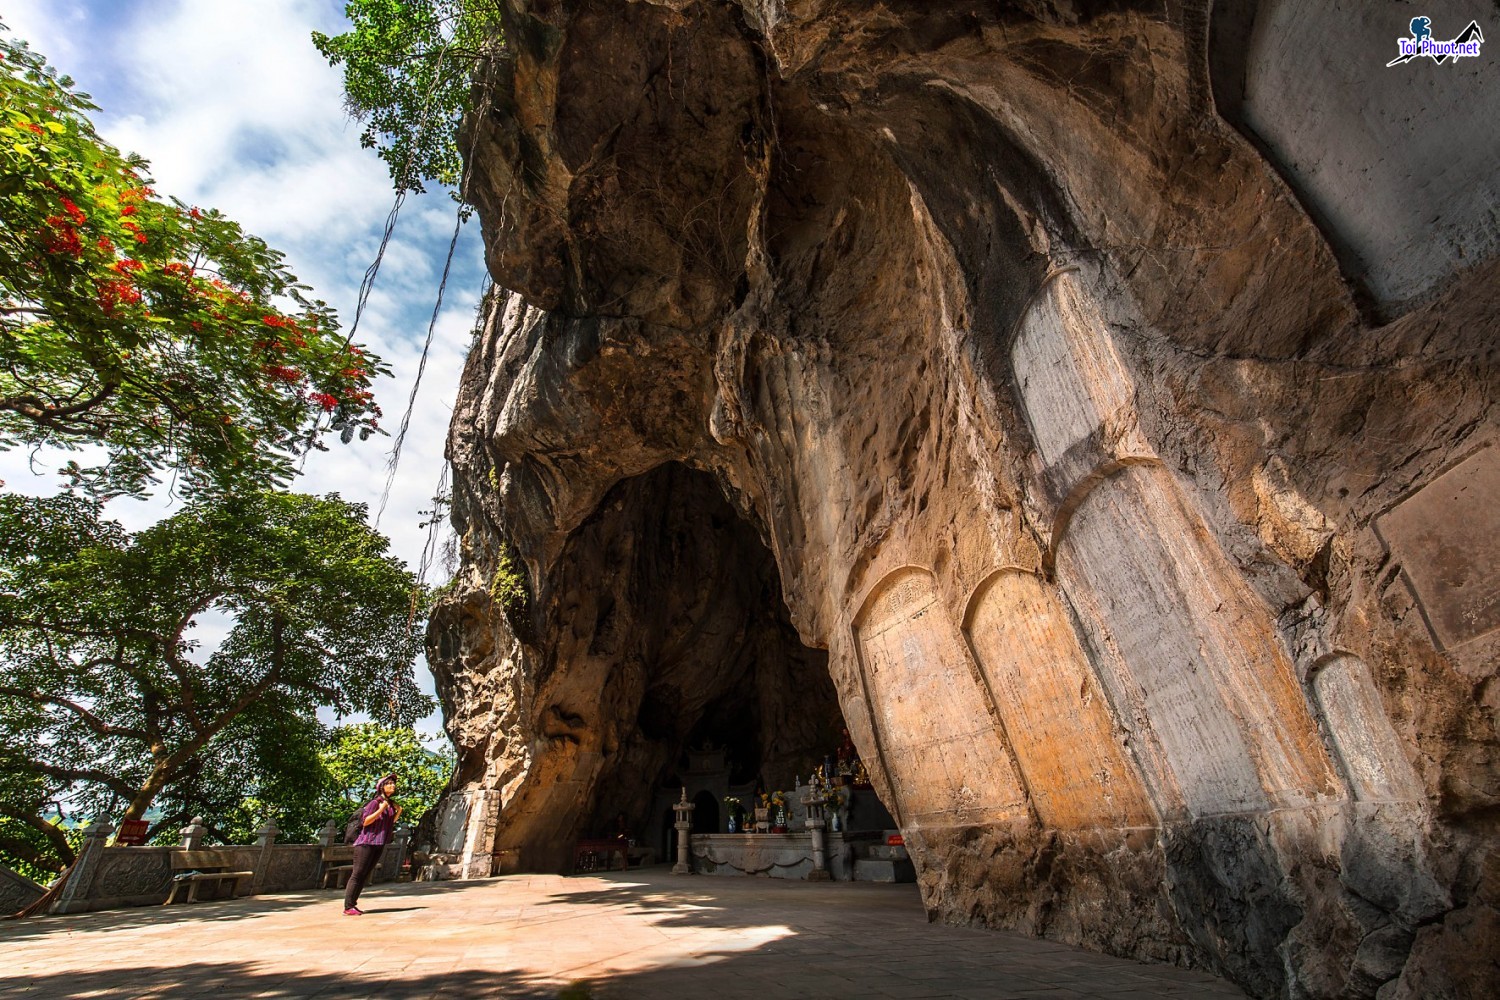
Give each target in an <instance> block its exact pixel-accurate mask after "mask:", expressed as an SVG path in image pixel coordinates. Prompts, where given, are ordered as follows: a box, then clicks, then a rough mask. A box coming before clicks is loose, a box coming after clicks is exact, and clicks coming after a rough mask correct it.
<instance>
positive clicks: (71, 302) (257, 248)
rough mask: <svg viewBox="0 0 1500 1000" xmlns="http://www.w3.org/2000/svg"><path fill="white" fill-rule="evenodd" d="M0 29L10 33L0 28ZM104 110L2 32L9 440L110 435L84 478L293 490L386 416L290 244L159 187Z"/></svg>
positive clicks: (138, 488) (76, 443) (128, 487)
mask: <svg viewBox="0 0 1500 1000" xmlns="http://www.w3.org/2000/svg"><path fill="white" fill-rule="evenodd" d="M0 28H3V26H0ZM94 110H97V108H96V107H95V105H93V104H92V103H91V102H90V101H89V100H88V98H87V96H86V95H83V94H79V93H77V92H76V91H75V90H74V88H73V84H72V81H71V80H69V79H68V78H67V77H66V76H59V75H57V74H56V73H55V72H54V71H53V70H52V69H51V68H49V67H48V66H47V65H46V62H45V60H44V59H43V58H42V57H41V56H40V55H38V54H36V53H34V52H32V51H31V50H30V49H29V48H27V47H26V45H25V43H24V42H17V41H15V40H14V39H11V38H8V37H5V38H0V448H8V447H16V446H57V447H62V448H66V449H78V448H81V447H83V446H86V445H99V446H102V448H103V451H104V454H105V458H104V460H103V461H102V462H101V463H99V464H95V465H87V466H85V465H81V464H79V463H78V462H76V461H75V462H70V463H69V464H68V467H67V468H66V469H65V470H64V471H65V472H66V474H67V475H68V476H69V477H70V478H71V481H72V482H73V484H75V485H81V486H83V487H84V488H86V489H88V490H90V491H92V492H95V493H97V494H100V495H112V494H118V493H129V494H137V495H139V494H142V493H145V492H146V491H147V490H148V489H149V487H150V484H151V483H152V482H154V481H157V480H158V479H159V475H160V474H161V473H163V472H170V473H171V474H173V475H175V476H177V477H179V480H180V482H181V484H182V486H183V487H184V488H185V489H186V490H187V491H189V492H192V491H195V490H197V489H199V488H201V487H205V486H210V487H218V488H227V487H234V486H252V487H253V486H264V485H268V484H276V483H284V482H286V481H287V480H288V479H290V477H291V475H292V474H293V472H294V469H295V462H296V459H297V456H299V455H300V454H302V453H305V452H306V450H307V449H308V448H310V447H321V445H320V444H319V439H320V438H321V437H323V436H325V435H327V434H328V433H330V432H333V433H336V434H338V435H340V436H341V437H342V438H343V440H344V441H346V442H347V441H349V440H350V439H351V438H352V437H354V436H355V435H356V434H357V435H359V436H360V437H361V438H365V437H368V436H369V435H370V433H372V432H373V431H375V430H377V429H378V424H377V418H378V417H379V414H380V410H379V408H378V407H377V406H376V405H375V403H374V401H373V399H372V397H371V392H370V384H371V381H372V379H373V378H374V377H375V376H376V375H378V374H382V373H384V372H385V371H386V369H385V368H384V367H383V366H382V364H381V362H380V360H379V359H378V358H376V357H374V356H373V355H371V354H369V353H368V352H366V351H365V350H364V349H363V348H361V347H359V346H357V345H354V344H349V343H346V341H345V339H344V338H343V337H342V336H341V335H340V334H339V331H338V324H337V322H336V320H335V317H334V315H333V313H332V311H331V310H330V309H329V307H328V306H327V305H326V304H325V303H323V302H321V301H317V300H314V299H311V298H309V297H308V295H307V292H308V289H307V288H306V287H305V286H303V285H301V284H299V283H298V282H297V279H296V276H295V275H293V274H292V273H291V272H290V271H289V270H288V269H287V268H286V267H285V265H284V264H283V262H282V256H281V254H279V253H278V252H276V251H275V250H272V249H270V248H269V247H267V246H266V244H265V243H264V242H262V241H261V240H259V239H257V238H256V237H254V236H251V235H249V234H247V233H245V232H244V231H243V230H241V229H240V227H239V226H238V225H237V224H236V223H234V222H233V221H231V220H229V219H227V218H225V217H224V216H223V215H221V214H220V213H218V212H217V211H213V210H208V209H199V208H196V207H192V206H189V205H186V204H184V203H182V202H181V201H178V200H177V199H175V198H162V197H160V196H158V194H157V193H156V191H155V190H154V189H153V187H152V184H151V180H150V177H149V175H148V174H147V164H146V162H145V161H144V160H142V159H140V158H139V157H135V156H126V155H122V154H121V153H120V152H119V151H118V150H116V149H115V148H114V147H112V146H110V145H109V144H107V143H105V142H104V141H103V140H102V139H100V137H99V136H98V135H97V134H96V132H95V131H94V127H93V125H92V124H91V122H90V120H89V117H88V113H89V112H90V111H94Z"/></svg>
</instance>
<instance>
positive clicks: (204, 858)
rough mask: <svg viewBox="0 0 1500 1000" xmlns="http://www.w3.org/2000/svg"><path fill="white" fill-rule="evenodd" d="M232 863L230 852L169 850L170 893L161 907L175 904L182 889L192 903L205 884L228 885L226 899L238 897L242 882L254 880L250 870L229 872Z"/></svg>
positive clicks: (232, 857) (253, 874)
mask: <svg viewBox="0 0 1500 1000" xmlns="http://www.w3.org/2000/svg"><path fill="white" fill-rule="evenodd" d="M234 863H235V858H234V852H231V851H214V850H200V851H173V852H172V871H173V873H174V874H173V876H172V891H171V892H169V893H167V900H166V902H165V903H163V904H162V905H163V906H169V905H171V904H172V903H174V902H176V901H177V897H178V896H179V895H181V893H182V890H183V889H184V888H186V889H187V902H189V903H196V902H198V890H199V889H200V888H202V887H203V885H205V884H206V883H212V884H213V885H214V886H215V887H217V886H220V885H223V884H224V883H225V882H228V883H229V898H230V899H233V898H234V897H235V896H238V895H239V894H240V883H241V882H242V881H244V880H246V879H254V878H255V873H254V872H253V871H229V870H228V869H229V868H231V867H233V865H234Z"/></svg>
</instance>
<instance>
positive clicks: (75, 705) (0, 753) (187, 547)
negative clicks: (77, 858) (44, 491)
mask: <svg viewBox="0 0 1500 1000" xmlns="http://www.w3.org/2000/svg"><path fill="white" fill-rule="evenodd" d="M364 521H365V508H364V505H362V504H351V503H347V502H345V501H343V500H341V499H339V498H338V497H337V496H329V497H325V498H318V497H310V496H301V495H297V494H286V493H271V492H261V493H253V494H247V495H241V496H232V497H214V498H207V499H201V500H198V501H195V502H193V503H191V504H189V505H188V506H187V507H186V508H185V509H184V510H183V511H182V512H180V513H178V514H177V515H175V516H173V517H170V518H168V519H166V520H164V521H162V522H160V523H158V524H157V525H155V526H153V527H151V528H148V529H146V530H145V531H142V532H140V533H138V534H136V535H133V536H132V535H129V534H127V533H126V532H125V531H124V530H123V529H122V528H121V527H120V526H119V525H117V524H114V523H113V522H110V521H106V520H102V519H101V518H100V516H99V508H98V505H97V504H96V503H94V502H92V501H89V500H84V499H79V498H77V497H71V496H61V497H55V498H52V499H32V498H27V497H18V496H0V746H3V748H4V749H3V750H0V785H3V786H4V787H6V788H7V789H15V790H17V794H15V795H6V796H0V811H3V812H4V813H5V814H7V815H9V816H11V817H12V818H13V820H15V821H16V822H19V823H23V824H25V825H26V826H27V827H28V828H29V829H30V830H32V831H34V832H35V833H36V834H37V836H39V837H46V836H47V832H46V831H45V830H43V829H42V827H41V824H42V823H43V821H42V819H41V810H42V809H43V807H44V806H45V805H46V804H47V803H48V802H53V801H66V802H68V803H70V804H71V805H72V807H73V808H74V809H75V810H76V811H78V812H80V813H82V814H84V815H96V816H109V817H111V818H125V819H135V818H140V817H141V816H143V815H145V813H146V811H147V810H148V809H149V808H150V807H151V806H152V804H153V803H154V802H156V801H157V800H158V798H159V797H163V796H165V797H166V799H169V800H171V799H175V800H176V801H178V802H181V803H188V804H191V803H192V802H193V801H195V796H194V793H193V783H194V782H195V781H199V780H202V779H203V777H204V775H205V769H206V770H207V771H209V772H211V771H213V770H214V767H213V766H212V765H213V760H212V759H211V756H210V755H211V754H212V753H213V752H215V749H216V742H215V741H223V740H231V741H234V742H235V743H236V744H237V745H238V746H239V747H240V749H243V748H244V747H246V746H250V745H251V744H252V743H254V742H255V741H257V740H259V741H260V743H261V745H263V746H265V747H266V748H267V750H266V752H267V753H270V752H273V751H276V749H277V748H278V747H279V748H282V749H284V748H285V747H286V746H287V745H288V742H289V741H288V740H287V739H286V738H285V735H284V734H286V733H288V732H292V731H294V730H297V729H298V727H299V725H301V726H302V727H303V728H305V721H306V720H310V719H311V718H312V716H313V714H314V712H315V710H316V709H317V708H318V707H319V706H330V707H333V708H335V709H337V710H338V711H339V712H340V713H347V712H351V711H364V712H368V713H370V714H371V715H372V716H376V717H379V718H381V719H383V720H386V721H390V722H393V723H398V724H403V725H410V724H411V722H412V721H414V720H415V719H417V718H420V717H421V716H422V715H424V714H425V713H426V712H428V711H430V710H431V699H429V698H428V697H426V696H425V695H423V694H421V693H420V692H419V691H418V690H417V688H416V685H415V681H414V678H413V675H412V663H413V660H414V658H415V654H416V650H417V640H416V637H417V636H418V635H419V634H420V622H417V621H414V616H415V614H416V612H417V611H419V610H421V609H420V608H419V607H418V606H417V604H416V603H415V597H416V596H417V590H416V581H415V579H414V578H413V576H412V574H411V573H409V572H407V570H406V568H405V566H404V564H402V563H401V562H400V561H399V560H397V559H395V558H393V557H392V556H390V555H388V554H387V552H386V550H387V547H388V543H387V541H386V539H385V538H384V537H383V536H381V535H380V534H379V533H377V532H375V531H374V530H372V529H371V528H369V527H368V526H366V524H365V523H364ZM214 621H217V622H220V623H227V624H228V625H229V628H228V632H227V634H226V635H225V636H224V638H223V639H222V640H221V641H220V642H219V644H218V648H217V649H215V650H214V651H213V652H212V653H210V654H208V655H206V656H203V655H198V654H200V653H201V650H200V648H199V643H198V642H197V641H196V640H195V639H194V638H193V635H192V632H193V629H194V627H195V626H197V625H200V624H205V623H207V624H212V623H213V622H214ZM299 719H300V720H303V722H302V723H299V721H298V720H299ZM278 732H280V733H282V734H283V736H282V737H277V736H276V735H275V734H276V733H278ZM268 734H269V735H268ZM221 770H222V769H221ZM282 770H285V768H282ZM253 778H254V775H253V774H246V775H244V780H245V781H246V783H247V784H248V783H249V782H250V781H251V780H252V779H253ZM23 792H24V794H22V793H23ZM122 806H123V813H122V812H121V807H122ZM32 839H35V838H32ZM49 844H50V847H51V849H52V850H53V851H54V852H55V853H56V854H57V855H58V856H59V859H60V860H63V861H66V860H67V852H66V849H65V845H64V844H61V843H59V842H58V838H56V837H52V838H50V839H49Z"/></svg>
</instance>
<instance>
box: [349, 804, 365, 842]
mask: <svg viewBox="0 0 1500 1000" xmlns="http://www.w3.org/2000/svg"><path fill="white" fill-rule="evenodd" d="M364 828H365V807H364V806H360V807H359V808H358V809H356V810H354V815H353V816H350V817H349V824H348V825H347V826H345V827H344V843H346V844H352V843H354V838H356V837H358V836H359V832H360V831H361V830H363V829H364Z"/></svg>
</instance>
